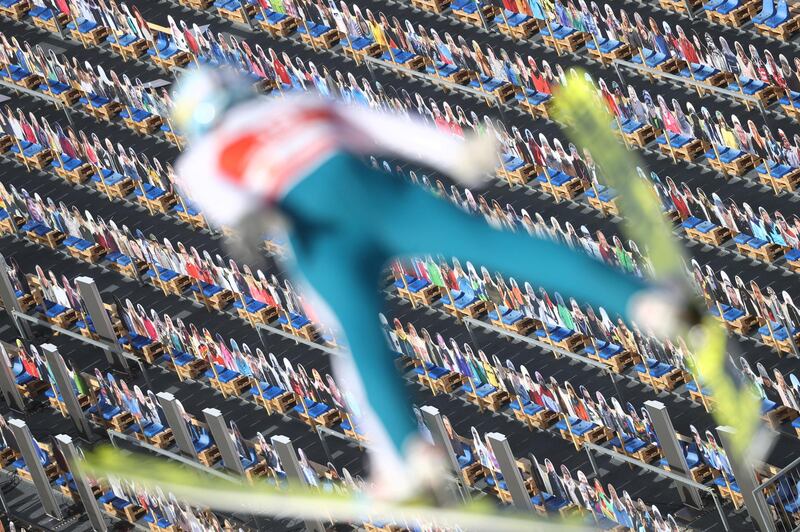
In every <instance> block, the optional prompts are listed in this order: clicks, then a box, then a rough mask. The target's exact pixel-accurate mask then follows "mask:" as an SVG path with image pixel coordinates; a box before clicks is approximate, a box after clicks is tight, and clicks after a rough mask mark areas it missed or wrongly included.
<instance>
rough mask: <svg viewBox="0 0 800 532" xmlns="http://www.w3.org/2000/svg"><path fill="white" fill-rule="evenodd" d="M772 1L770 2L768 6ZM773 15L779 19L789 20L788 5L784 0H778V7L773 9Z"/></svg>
mask: <svg viewBox="0 0 800 532" xmlns="http://www.w3.org/2000/svg"><path fill="white" fill-rule="evenodd" d="M771 3H772V0H770V4H771ZM775 15H776V16H777V17H778V18H780V19H788V18H789V5H788V4H787V3H786V0H778V6H777V8H776V9H775Z"/></svg>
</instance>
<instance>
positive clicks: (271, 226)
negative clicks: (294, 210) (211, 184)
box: [225, 206, 287, 267]
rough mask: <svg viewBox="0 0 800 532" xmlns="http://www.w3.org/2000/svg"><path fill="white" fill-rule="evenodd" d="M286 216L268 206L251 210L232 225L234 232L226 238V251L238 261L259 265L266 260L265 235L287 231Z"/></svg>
mask: <svg viewBox="0 0 800 532" xmlns="http://www.w3.org/2000/svg"><path fill="white" fill-rule="evenodd" d="M286 226H287V222H286V219H285V217H284V216H283V215H282V214H281V213H280V212H279V211H278V210H277V209H272V208H268V207H266V206H265V207H264V208H261V209H257V210H254V211H251V212H250V213H248V214H246V215H244V216H243V217H242V218H241V219H239V220H238V221H237V222H236V224H235V225H234V226H233V227H232V229H233V234H232V235H230V236H229V237H228V238H227V239H226V240H225V247H226V251H228V253H229V254H230V255H232V256H233V257H235V258H236V259H237V260H238V261H240V262H242V263H244V264H249V265H250V266H255V267H259V266H261V265H262V264H263V262H264V256H263V253H262V251H263V248H264V240H265V237H267V236H269V235H272V234H275V233H277V232H283V233H285V232H286Z"/></svg>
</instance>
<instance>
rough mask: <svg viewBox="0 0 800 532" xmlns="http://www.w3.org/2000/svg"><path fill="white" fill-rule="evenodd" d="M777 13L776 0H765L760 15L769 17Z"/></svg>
mask: <svg viewBox="0 0 800 532" xmlns="http://www.w3.org/2000/svg"><path fill="white" fill-rule="evenodd" d="M774 13H775V0H763V2H761V13H760V14H759V17H761V18H769V17H771V16H772V15H773V14H774Z"/></svg>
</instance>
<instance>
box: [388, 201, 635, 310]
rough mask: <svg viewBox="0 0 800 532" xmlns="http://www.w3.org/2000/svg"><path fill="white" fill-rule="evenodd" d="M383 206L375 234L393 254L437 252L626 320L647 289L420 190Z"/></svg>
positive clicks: (565, 250)
mask: <svg viewBox="0 0 800 532" xmlns="http://www.w3.org/2000/svg"><path fill="white" fill-rule="evenodd" d="M385 207H386V208H387V209H389V211H390V212H388V213H386V216H385V217H384V218H383V219H384V220H385V222H384V225H383V226H382V227H380V229H379V230H376V234H378V235H380V238H382V239H383V241H384V243H385V246H386V247H387V249H389V250H391V252H392V253H393V254H395V255H397V256H413V255H428V254H432V255H438V254H441V255H445V256H453V257H457V258H459V259H461V260H469V261H472V262H473V263H474V264H475V265H476V266H485V267H486V268H488V269H489V270H490V271H498V272H502V273H503V274H505V275H509V276H512V277H514V278H516V279H517V280H518V281H520V282H521V281H530V283H531V284H533V285H536V286H541V287H543V288H545V289H546V290H548V291H557V292H559V293H560V294H561V295H563V296H565V297H574V298H575V299H577V300H578V301H580V302H586V303H590V304H593V305H598V306H600V305H602V306H603V307H604V308H605V309H606V310H608V311H609V312H611V313H613V314H619V315H621V316H623V317H625V318H629V317H630V316H631V311H632V309H631V306H632V305H631V304H630V303H631V301H632V299H633V298H634V296H636V295H637V294H640V293H642V292H643V291H645V290H647V289H648V288H649V286H648V284H647V283H646V282H645V281H643V280H642V279H639V278H637V277H634V276H632V275H628V274H625V273H623V272H621V271H618V270H616V269H614V268H612V267H610V266H608V265H606V264H603V263H602V262H599V261H597V260H594V259H593V258H591V257H589V256H588V255H585V254H583V253H581V252H578V251H574V250H572V249H570V248H568V247H567V246H565V245H563V244H560V243H557V242H551V241H549V240H543V239H539V238H534V237H531V236H529V235H527V234H525V233H513V232H510V231H501V230H497V229H494V228H492V227H491V226H489V225H488V224H487V223H486V222H485V221H484V220H483V219H481V218H478V217H476V216H470V215H469V214H466V213H464V212H462V211H461V210H459V209H458V208H456V207H455V206H453V205H451V204H449V203H445V202H443V201H441V200H438V199H436V198H435V197H433V196H432V195H430V194H428V193H427V192H425V191H424V190H422V189H418V188H415V187H404V188H403V191H402V194H401V195H399V197H397V198H396V200H395V201H394V202H392V203H391V205H388V206H385Z"/></svg>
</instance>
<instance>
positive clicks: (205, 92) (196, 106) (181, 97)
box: [172, 67, 257, 140]
mask: <svg viewBox="0 0 800 532" xmlns="http://www.w3.org/2000/svg"><path fill="white" fill-rule="evenodd" d="M256 96H257V93H256V91H255V90H254V88H253V85H252V83H251V82H250V80H249V79H248V78H246V77H245V76H243V75H241V74H239V73H238V72H236V71H234V70H233V69H230V68H216V69H211V68H206V67H201V68H197V69H193V70H190V71H189V72H187V73H185V74H184V75H183V76H181V78H180V79H179V80H178V83H177V86H176V88H175V90H174V91H173V103H174V107H173V110H172V117H173V124H174V125H175V128H176V129H177V130H178V132H180V133H182V134H184V135H186V137H187V138H189V139H190V140H193V139H197V138H199V137H201V136H202V135H204V134H206V133H207V132H208V131H210V130H211V129H213V128H214V127H215V126H216V125H217V124H218V123H219V120H220V119H221V118H222V116H223V115H224V114H225V112H226V111H228V110H229V109H231V108H232V107H234V106H236V105H238V104H240V103H242V102H245V101H248V100H251V99H253V98H255V97H256Z"/></svg>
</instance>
